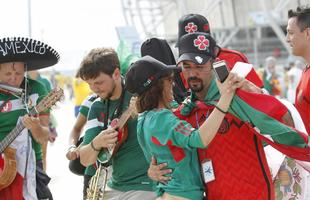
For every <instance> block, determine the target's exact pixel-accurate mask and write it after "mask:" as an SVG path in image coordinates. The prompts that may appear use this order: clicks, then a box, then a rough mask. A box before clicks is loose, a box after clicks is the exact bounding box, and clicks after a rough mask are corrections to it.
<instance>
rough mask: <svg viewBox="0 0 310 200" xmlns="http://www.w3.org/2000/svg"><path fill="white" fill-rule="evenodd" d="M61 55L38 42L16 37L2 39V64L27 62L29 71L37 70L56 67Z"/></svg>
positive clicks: (0, 45) (0, 42) (0, 56)
mask: <svg viewBox="0 0 310 200" xmlns="http://www.w3.org/2000/svg"><path fill="white" fill-rule="evenodd" d="M58 61H59V54H58V53H57V51H56V50H54V49H53V48H52V47H50V46H48V45H47V44H44V43H43V42H40V41H38V40H34V39H30V38H23V37H14V38H3V39H0V63H6V62H25V63H26V64H27V70H28V71H31V70H37V69H42V68H45V67H49V66H52V65H55V64H56V63H57V62H58Z"/></svg>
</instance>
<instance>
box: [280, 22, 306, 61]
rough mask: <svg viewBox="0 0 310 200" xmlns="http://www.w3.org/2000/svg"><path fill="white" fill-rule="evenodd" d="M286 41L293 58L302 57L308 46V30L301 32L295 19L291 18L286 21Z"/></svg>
mask: <svg viewBox="0 0 310 200" xmlns="http://www.w3.org/2000/svg"><path fill="white" fill-rule="evenodd" d="M286 41H287V42H288V43H289V44H290V46H291V48H292V53H293V54H294V55H295V56H303V55H304V53H305V52H306V49H307V46H308V48H309V45H310V28H306V29H305V30H303V31H301V30H300V28H299V27H298V24H297V18H296V17H292V18H290V19H289V20H288V24H287V35H286Z"/></svg>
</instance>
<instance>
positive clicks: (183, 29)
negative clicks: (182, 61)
mask: <svg viewBox="0 0 310 200" xmlns="http://www.w3.org/2000/svg"><path fill="white" fill-rule="evenodd" d="M195 32H202V33H207V34H210V35H211V25H210V23H209V21H208V19H207V18H206V17H204V16H202V15H200V14H186V15H183V16H182V17H181V18H180V19H179V23H178V41H177V44H176V46H177V47H178V46H179V40H180V38H181V37H182V36H183V35H186V34H192V33H195ZM215 48H216V51H215V55H216V58H217V60H225V62H226V64H227V67H228V68H229V69H232V68H233V67H234V65H235V64H236V62H244V63H248V62H249V61H248V59H247V57H246V56H245V55H244V54H243V53H241V52H239V51H235V50H232V49H227V48H223V47H220V46H219V45H218V44H216V47H215ZM181 77H183V82H184V85H185V87H186V88H188V84H187V82H186V80H185V79H184V75H183V73H181ZM245 78H246V79H247V80H249V81H251V82H252V83H254V84H255V85H256V86H258V87H260V88H262V87H263V86H264V85H263V82H262V80H261V79H260V78H259V76H258V74H257V73H256V71H255V70H254V68H252V69H251V71H250V72H249V74H248V75H247V76H246V77H245ZM264 92H266V91H265V90H264Z"/></svg>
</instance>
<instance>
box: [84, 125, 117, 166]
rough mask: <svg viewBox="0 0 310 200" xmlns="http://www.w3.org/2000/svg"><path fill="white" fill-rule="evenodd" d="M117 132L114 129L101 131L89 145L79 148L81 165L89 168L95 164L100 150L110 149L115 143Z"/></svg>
mask: <svg viewBox="0 0 310 200" xmlns="http://www.w3.org/2000/svg"><path fill="white" fill-rule="evenodd" d="M117 135H118V132H117V131H115V130H114V129H106V130H103V131H101V132H100V133H99V134H98V135H97V136H96V137H95V138H94V139H93V140H92V141H91V142H90V143H89V144H87V145H84V146H82V147H81V148H80V150H79V152H80V158H81V163H82V165H84V166H89V165H91V164H93V163H95V162H96V160H97V157H98V154H99V153H100V151H101V149H102V148H108V147H112V146H113V145H114V144H115V142H116V141H117Z"/></svg>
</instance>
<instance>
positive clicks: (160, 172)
mask: <svg viewBox="0 0 310 200" xmlns="http://www.w3.org/2000/svg"><path fill="white" fill-rule="evenodd" d="M166 167H167V163H161V164H159V165H157V161H156V159H155V158H154V157H152V160H151V164H150V167H149V169H148V170H147V174H148V176H149V177H150V178H151V179H152V180H154V181H158V182H161V183H163V184H167V182H168V181H170V180H171V176H164V175H166V174H170V173H171V172H172V170H171V169H164V168H166Z"/></svg>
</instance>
